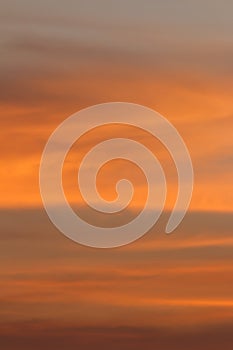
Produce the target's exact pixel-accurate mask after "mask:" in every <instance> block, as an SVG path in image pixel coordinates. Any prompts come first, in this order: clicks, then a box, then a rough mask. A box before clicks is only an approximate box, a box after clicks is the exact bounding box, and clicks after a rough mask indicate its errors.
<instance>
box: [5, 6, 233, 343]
mask: <svg viewBox="0 0 233 350" xmlns="http://www.w3.org/2000/svg"><path fill="white" fill-rule="evenodd" d="M232 12H233V3H232V1H230V0H223V1H219V0H218V1H213V0H212V1H209V0H205V1H199V0H197V1H194V0H190V1H184V0H174V1H172V2H171V1H167V0H165V1H162V0H159V1H157V0H156V1H152V0H151V1H150V0H145V1H138V0H134V1H133V0H125V1H121V0H120V1H113V0H109V1H106V0H99V1H90V0H86V1H80V0H77V1H71V0H70V1H64V0H58V1H51V0H50V1H45V0H41V1H38V2H37V1H33V2H32V1H26V0H20V1H12V0H10V1H1V0H0V33H1V34H0V57H1V59H0V75H1V79H0V90H1V94H0V120H1V128H0V140H1V141H0V142H1V168H0V176H1V181H0V193H1V201H0V217H1V230H0V239H1V245H0V259H1V264H0V266H1V267H0V274H1V281H0V283H1V288H0V305H1V307H0V315H1V317H0V323H1V327H0V337H1V343H2V344H4V349H6V350H8V349H9V350H12V349H16V348H17V349H19V350H20V349H26V350H27V349H31V348H32V347H33V349H37V348H38V349H41V348H42V346H43V347H44V348H45V349H46V348H48V349H53V348H54V349H55V348H56V349H65V348H66V346H67V344H68V345H69V347H70V348H71V349H72V347H77V346H80V348H81V349H84V350H89V349H91V348H93V346H96V348H97V349H98V348H102V349H104V348H106V349H107V348H109V347H111V348H113V349H115V348H119V347H121V348H122V349H131V348H132V349H141V348H142V347H148V348H151V347H156V346H157V347H159V348H161V349H162V350H166V349H171V344H172V348H174V349H181V350H182V349H187V347H189V348H191V349H202V348H203V349H204V348H205V349H219V348H220V347H222V348H224V349H231V344H232V341H233V339H232V327H233V319H232V318H233V281H232V272H233V271H232V270H233V238H232V233H233V219H232V209H233V197H232V191H233V185H232V177H233V153H232V146H233V139H232V129H233V105H232V93H233V84H232V81H233V79H232V78H233V64H232V62H233V49H232V47H233V46H232V44H233V35H232V33H233V22H232ZM111 101H113V102H114V101H122V102H131V103H137V104H141V105H145V106H147V107H149V108H152V109H154V110H156V111H158V112H159V113H160V114H162V115H163V116H164V117H166V118H167V119H168V120H169V121H170V122H171V123H172V124H173V125H174V126H175V127H176V128H177V130H178V131H179V133H180V134H181V135H182V137H183V139H184V141H185V143H186V145H187V147H188V149H189V152H190V155H191V158H192V162H193V167H194V179H195V182H194V191H193V197H192V201H191V203H190V207H189V212H188V213H187V216H186V217H185V219H184V220H183V222H182V223H181V225H180V226H179V228H177V230H176V231H175V232H174V234H172V235H170V236H166V235H165V234H164V227H165V226H166V220H167V216H168V212H169V211H170V210H172V208H173V206H174V202H175V198H176V194H177V175H176V170H175V168H174V164H173V162H172V160H171V158H170V156H169V154H168V152H167V151H166V149H165V148H164V147H163V146H162V145H161V144H160V142H159V141H158V140H154V139H153V138H152V137H151V136H150V135H148V134H147V133H145V132H143V131H140V130H135V129H134V128H129V127H122V126H114V127H113V126H112V127H110V126H108V127H102V128H100V129H98V130H93V131H90V132H89V133H88V134H86V135H84V136H83V137H82V138H81V139H80V140H79V141H77V142H76V143H75V144H74V145H73V147H72V149H71V151H70V152H69V154H68V155H67V158H66V162H65V164H64V169H63V186H64V191H65V194H66V196H67V199H68V200H69V202H70V203H71V205H72V207H73V208H74V210H75V211H76V212H77V213H78V214H79V215H80V216H81V217H83V218H85V219H86V220H87V221H93V220H94V222H96V223H97V224H100V225H110V226H111V225H116V224H117V223H119V222H127V220H129V219H130V218H132V217H134V216H135V215H136V214H137V212H138V211H140V209H141V208H142V207H143V204H144V202H145V193H146V182H145V178H144V177H143V174H141V173H140V171H138V170H137V169H136V168H135V167H134V166H133V165H132V164H125V162H123V161H119V162H117V161H116V162H115V163H114V162H113V164H112V165H111V166H110V165H109V166H107V165H106V167H103V169H102V170H101V172H100V176H99V177H98V179H97V180H98V183H97V184H98V186H99V190H100V193H101V194H102V195H103V197H104V198H106V199H108V200H112V199H114V198H115V197H114V196H115V195H116V192H115V189H114V184H115V183H116V182H117V181H118V179H119V174H123V175H125V176H126V177H127V178H128V177H129V178H130V179H131V180H132V181H133V183H134V185H135V196H134V198H133V201H132V203H131V206H130V207H129V208H128V209H127V210H126V211H125V212H124V213H122V214H120V215H118V216H116V217H112V216H111V217H107V218H106V217H102V216H101V215H100V214H98V215H97V214H96V213H95V212H94V211H92V210H91V209H89V208H87V206H86V205H85V203H83V201H82V198H81V196H80V192H79V191H78V188H77V178H76V177H77V170H78V166H79V164H80V162H81V160H82V157H83V156H84V155H85V154H86V152H87V151H88V150H89V149H91V147H93V146H94V145H96V144H97V143H98V142H101V141H103V140H106V139H108V138H112V137H117V136H118V135H119V134H120V137H130V138H132V139H134V140H136V141H138V142H141V143H143V144H144V145H145V146H147V147H148V148H150V149H151V150H152V152H154V153H155V154H156V156H157V157H158V159H159V161H160V163H161V164H162V166H163V168H164V172H165V174H166V176H167V182H168V193H167V199H166V204H165V212H164V214H163V215H162V217H161V220H159V222H158V224H156V226H155V227H153V228H152V229H151V230H150V232H149V233H148V234H147V235H145V236H144V237H143V238H141V239H140V240H138V241H137V242H135V243H133V244H131V245H129V246H126V247H122V248H118V249H110V250H102V249H100V250H98V249H91V248H87V247H84V246H80V245H78V244H75V243H74V242H72V241H70V240H68V239H67V238H66V237H65V236H63V235H61V233H60V232H59V231H58V230H57V229H56V228H55V227H54V226H53V225H52V223H51V222H50V221H49V219H48V217H47V215H46V213H45V211H44V209H43V205H42V201H41V197H40V191H39V164H40V159H41V154H42V152H43V149H44V146H45V144H46V142H47V139H48V137H49V136H50V135H51V133H52V132H53V130H54V129H55V128H56V127H57V126H58V125H59V124H60V123H61V122H62V121H63V120H65V119H66V118H67V117H68V116H70V115H71V114H73V113H75V112H77V111H79V110H81V109H83V108H86V107H89V106H92V105H94V104H98V103H104V102H111ZM92 166H93V167H94V164H93V165H92ZM92 170H93V169H92V168H91V169H90V171H92ZM104 220H106V222H105V221H104Z"/></svg>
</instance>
